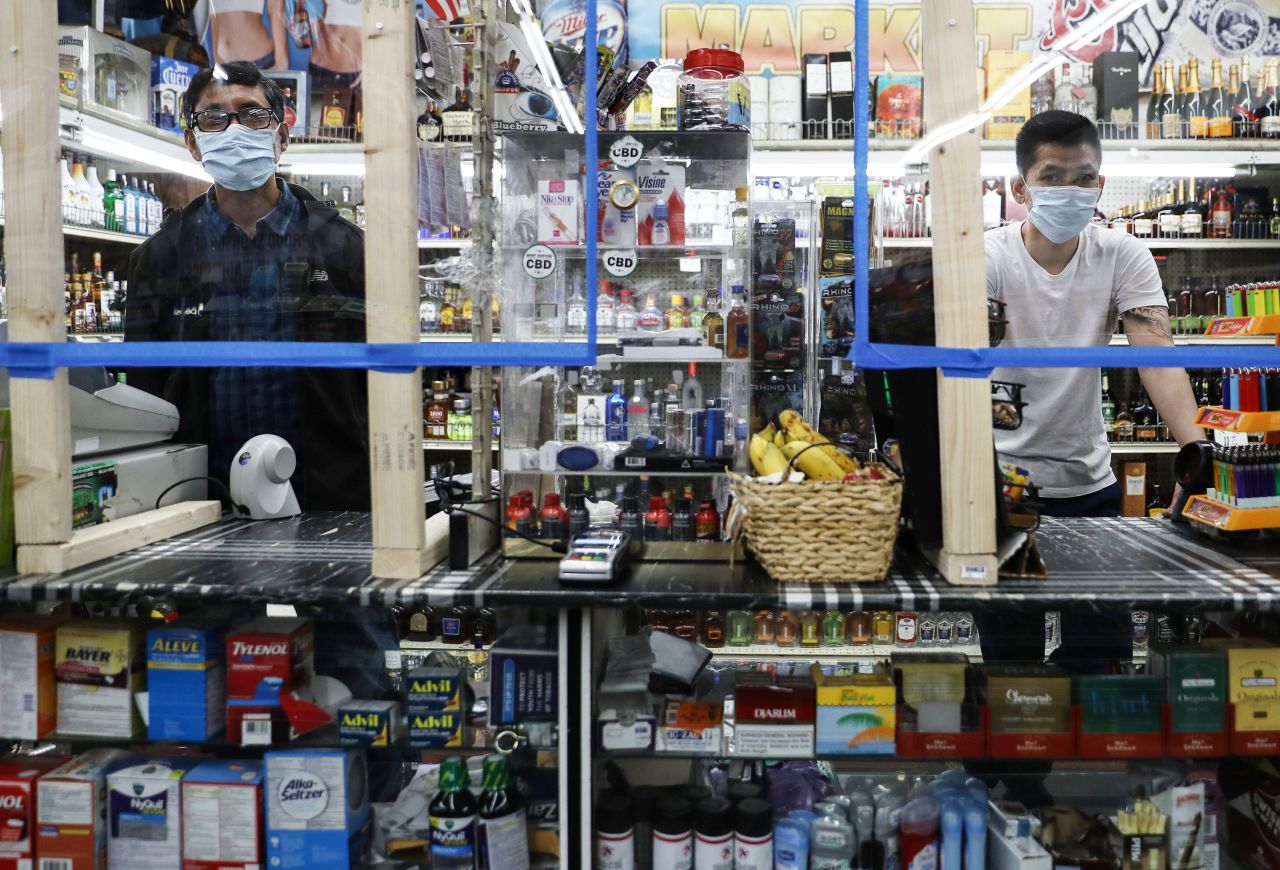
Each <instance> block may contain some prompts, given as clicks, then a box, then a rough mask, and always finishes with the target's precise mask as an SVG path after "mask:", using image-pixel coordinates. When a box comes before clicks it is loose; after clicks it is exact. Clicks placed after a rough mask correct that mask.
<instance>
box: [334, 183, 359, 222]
mask: <svg viewBox="0 0 1280 870" xmlns="http://www.w3.org/2000/svg"><path fill="white" fill-rule="evenodd" d="M339 195H340V196H341V199H339V200H338V214H340V215H342V216H343V217H344V218H346V219H347V220H349V221H351V223H355V222H356V204H355V203H354V202H352V201H351V188H350V187H348V186H347V185H345V184H344V185H342V188H341V190H340V191H339Z"/></svg>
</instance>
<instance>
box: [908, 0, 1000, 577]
mask: <svg viewBox="0 0 1280 870" xmlns="http://www.w3.org/2000/svg"><path fill="white" fill-rule="evenodd" d="M921 14H922V15H923V22H922V24H923V32H922V35H921V38H922V40H923V42H924V71H925V82H924V115H925V125H926V131H928V130H937V129H939V128H941V127H943V126H944V125H946V124H948V123H951V122H954V121H956V120H958V119H961V118H965V117H966V116H970V115H973V114H975V113H976V112H977V109H978V93H977V90H976V88H975V87H974V77H973V76H972V75H967V74H966V75H956V74H955V70H956V69H957V68H959V69H962V70H968V69H970V68H971V67H970V61H971V60H972V59H973V58H974V56H975V51H976V49H975V46H976V42H975V41H974V27H973V3H972V2H971V0H930V2H928V3H924V4H922V5H921ZM979 164H980V152H979V142H978V130H977V128H976V126H975V129H973V130H971V131H970V132H968V133H964V134H962V135H960V136H956V137H954V138H952V139H949V140H947V141H946V142H944V143H942V144H941V145H938V146H937V147H936V148H934V149H933V150H932V152H931V153H930V156H929V172H930V180H929V192H930V194H931V197H932V201H933V202H932V205H933V292H934V319H935V323H936V326H937V336H938V346H939V347H986V346H987V344H988V341H989V339H988V334H987V333H988V331H987V305H986V279H985V276H986V263H985V255H984V253H983V242H982V205H981V198H980V190H979V188H978V187H977V186H976V184H975V182H976V181H977V180H978V179H979V178H980V177H981V174H980V171H979ZM938 430H939V431H938V434H939V439H940V442H941V450H942V456H941V460H942V465H941V467H942V480H941V485H942V522H943V546H942V555H941V558H940V559H939V564H938V569H939V571H941V572H942V574H943V576H945V577H946V578H947V580H948V581H950V582H952V583H957V584H963V585H990V584H993V583H995V582H996V578H997V574H998V566H997V565H996V559H995V551H996V521H995V509H996V508H995V488H994V487H995V483H994V480H995V479H994V477H993V474H994V469H993V467H992V456H993V453H992V438H991V395H990V386H989V385H988V381H987V380H986V379H985V378H950V377H946V376H945V375H942V374H941V373H939V380H938Z"/></svg>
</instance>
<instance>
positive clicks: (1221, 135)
mask: <svg viewBox="0 0 1280 870" xmlns="http://www.w3.org/2000/svg"><path fill="white" fill-rule="evenodd" d="M1206 114H1208V116H1209V135H1210V136H1211V137H1212V138H1214V139H1227V138H1230V136H1231V104H1230V103H1228V102H1227V92H1226V89H1225V88H1223V86H1222V60H1221V59H1220V58H1216V57H1215V58H1214V59H1213V81H1212V82H1210V84H1209V106H1208V111H1207V113H1206Z"/></svg>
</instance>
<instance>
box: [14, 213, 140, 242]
mask: <svg viewBox="0 0 1280 870" xmlns="http://www.w3.org/2000/svg"><path fill="white" fill-rule="evenodd" d="M3 226H4V218H3V217H0V227H3ZM62 234H63V235H64V236H69V237H71V238H73V239H87V240H90V241H95V242H114V243H116V244H120V245H140V244H142V243H143V242H145V241H146V240H147V237H146V236H139V235H134V234H133V233H117V232H114V231H113V230H102V229H97V228H95V227H81V226H76V225H75V224H63V225H62Z"/></svg>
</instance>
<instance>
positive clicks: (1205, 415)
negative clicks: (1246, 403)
mask: <svg viewBox="0 0 1280 870" xmlns="http://www.w3.org/2000/svg"><path fill="white" fill-rule="evenodd" d="M1196 425H1197V426H1204V427H1205V428H1206V429H1217V430H1218V431H1220V432H1280V411H1254V412H1248V411H1231V410H1228V409H1226V408H1218V407H1212V408H1201V409H1200V414H1199V416H1197V417H1196Z"/></svg>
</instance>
